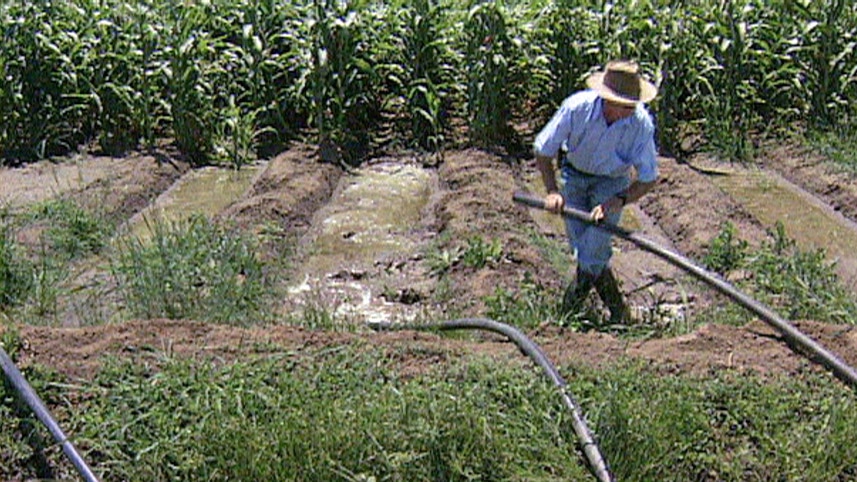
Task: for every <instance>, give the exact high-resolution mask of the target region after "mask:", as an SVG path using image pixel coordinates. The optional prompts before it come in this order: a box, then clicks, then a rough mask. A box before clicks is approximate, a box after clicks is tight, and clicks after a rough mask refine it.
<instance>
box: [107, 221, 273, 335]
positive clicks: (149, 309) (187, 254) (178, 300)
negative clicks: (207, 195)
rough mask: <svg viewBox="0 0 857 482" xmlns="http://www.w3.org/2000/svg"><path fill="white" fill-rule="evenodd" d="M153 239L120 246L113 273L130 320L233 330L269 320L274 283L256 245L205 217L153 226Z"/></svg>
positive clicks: (137, 239) (123, 243)
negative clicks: (194, 322)
mask: <svg viewBox="0 0 857 482" xmlns="http://www.w3.org/2000/svg"><path fill="white" fill-rule="evenodd" d="M151 230H152V239H151V240H150V241H145V240H142V239H140V238H133V237H132V238H128V239H125V240H124V241H122V242H120V243H119V247H118V248H117V254H116V256H115V259H114V260H113V262H112V266H111V269H112V270H113V273H114V275H115V276H116V277H117V279H118V286H120V287H121V292H122V295H123V299H124V301H125V304H126V307H127V309H128V315H129V316H132V317H142V318H171V319H182V318H193V319H199V320H208V321H213V322H218V323H226V324H231V325H248V324H252V323H258V322H262V321H265V320H266V319H268V315H267V314H266V313H267V312H268V310H267V308H268V305H267V302H268V301H269V300H270V297H271V296H272V294H273V283H272V281H273V280H272V278H271V277H270V275H269V274H268V273H267V271H266V270H265V269H264V266H263V263H262V262H261V261H260V259H259V258H260V254H259V252H258V247H257V245H256V244H255V242H254V241H253V240H251V239H249V238H247V237H244V236H242V235H240V234H237V233H234V232H230V231H228V230H227V229H225V228H223V227H220V226H217V225H215V224H214V223H213V222H211V221H209V220H208V219H206V218H204V217H201V216H194V217H192V218H190V219H189V220H187V221H181V222H177V223H167V222H163V221H154V222H153V223H152V225H151Z"/></svg>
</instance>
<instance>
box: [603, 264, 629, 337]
mask: <svg viewBox="0 0 857 482" xmlns="http://www.w3.org/2000/svg"><path fill="white" fill-rule="evenodd" d="M595 291H596V292H597V293H598V296H599V297H600V298H601V301H603V302H604V305H605V306H607V309H608V310H610V323H611V324H622V323H625V322H627V321H629V320H630V317H631V316H630V312H629V311H628V307H627V306H626V305H625V301H624V300H623V299H622V298H623V297H622V291H620V290H619V283H618V282H617V281H616V277H615V276H613V272H612V271H611V270H610V268H604V271H602V272H601V275H600V276H598V279H596V280H595Z"/></svg>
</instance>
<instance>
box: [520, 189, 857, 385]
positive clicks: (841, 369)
mask: <svg viewBox="0 0 857 482" xmlns="http://www.w3.org/2000/svg"><path fill="white" fill-rule="evenodd" d="M513 199H514V200H515V201H516V202H518V203H521V204H524V205H526V206H530V207H534V208H539V209H546V207H545V202H544V200H543V199H541V198H538V197H535V196H533V195H531V194H528V193H523V192H517V193H515V194H514V196H513ZM562 215H563V216H565V217H569V218H574V219H577V220H579V221H583V222H585V223H588V224H591V225H594V226H596V227H598V228H601V229H603V230H605V231H608V232H610V233H612V234H614V235H616V236H619V237H621V238H623V239H627V240H628V241H631V242H632V243H634V244H635V245H637V246H638V247H640V248H641V249H643V250H645V251H648V252H650V253H652V254H654V255H656V256H659V257H661V258H663V259H664V260H666V261H668V262H669V263H671V264H673V265H675V266H677V267H679V268H681V269H683V270H684V271H687V272H688V273H690V274H691V275H693V276H695V277H696V278H697V279H700V280H702V281H704V282H705V283H707V284H709V285H710V286H712V287H714V288H715V289H716V290H718V291H720V292H721V293H723V294H725V295H726V296H728V297H729V298H731V299H732V300H733V301H735V302H736V303H738V304H739V305H741V306H743V307H744V308H746V309H748V310H750V311H752V312H753V313H756V314H757V315H759V317H761V318H762V320H764V321H765V322H766V323H768V324H769V325H771V326H773V327H774V328H775V329H777V330H778V331H779V332H780V333H781V334H782V335H783V338H784V339H785V341H786V343H787V344H788V345H789V346H790V347H791V348H792V350H793V351H795V352H798V353H801V354H803V355H805V356H806V355H807V353H806V352H808V353H809V354H810V355H813V356H814V357H815V359H814V361H817V362H819V363H821V364H822V365H823V366H825V367H826V368H828V369H829V370H831V371H832V372H833V374H834V375H836V376H837V377H838V378H839V379H840V380H842V381H844V382H846V383H849V384H850V385H851V386H852V387H853V388H857V371H855V370H854V368H852V367H851V366H849V365H848V364H847V363H845V362H844V361H842V360H841V359H840V358H839V357H837V356H836V355H834V354H833V353H831V352H830V351H828V350H827V349H825V348H824V347H823V346H821V345H820V344H819V343H818V342H816V341H815V340H813V339H812V338H810V337H809V336H807V335H806V334H804V333H803V332H801V331H800V330H798V329H797V328H795V327H794V326H793V325H792V324H791V323H789V322H787V321H786V320H784V319H782V318H780V316H779V315H777V314H776V313H774V312H773V311H772V310H771V309H770V308H768V307H766V306H765V305H763V304H762V303H759V302H758V301H756V300H754V299H753V298H750V297H749V296H747V295H746V294H744V293H743V292H741V291H739V290H738V289H737V288H735V287H734V286H732V284H730V283H728V282H727V281H724V280H723V279H722V278H721V277H719V276H718V275H716V274H715V273H712V272H710V271H707V270H705V269H703V268H700V267H699V266H697V265H695V264H694V263H693V262H691V261H690V260H688V259H687V258H685V257H684V256H681V255H679V254H676V253H673V252H671V251H669V250H667V249H664V248H663V247H661V246H658V245H657V244H656V243H653V242H652V241H649V240H647V239H645V238H642V237H640V236H639V235H637V234H636V233H634V232H631V231H628V230H626V229H623V228H621V227H619V226H613V225H611V224H606V223H595V222H593V221H592V219H591V218H590V217H589V214H588V213H585V212H583V211H578V210H576V209H572V208H569V207H563V209H562ZM808 358H810V359H813V358H812V357H808Z"/></svg>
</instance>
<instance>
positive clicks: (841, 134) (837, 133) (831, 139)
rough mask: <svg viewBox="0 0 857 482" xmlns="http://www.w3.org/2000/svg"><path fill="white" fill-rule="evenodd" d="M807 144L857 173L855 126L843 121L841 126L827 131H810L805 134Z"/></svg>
mask: <svg viewBox="0 0 857 482" xmlns="http://www.w3.org/2000/svg"><path fill="white" fill-rule="evenodd" d="M807 139H808V141H809V144H810V145H811V146H812V147H813V148H814V149H815V150H816V151H818V152H820V153H821V154H822V155H824V156H825V157H827V158H828V159H830V160H831V161H833V162H834V163H835V164H836V165H837V166H840V167H842V168H843V169H845V170H847V171H848V172H852V173H857V128H855V127H854V126H852V125H850V124H846V123H843V125H842V126H841V127H838V128H835V129H831V130H827V131H811V132H809V134H808V135H807Z"/></svg>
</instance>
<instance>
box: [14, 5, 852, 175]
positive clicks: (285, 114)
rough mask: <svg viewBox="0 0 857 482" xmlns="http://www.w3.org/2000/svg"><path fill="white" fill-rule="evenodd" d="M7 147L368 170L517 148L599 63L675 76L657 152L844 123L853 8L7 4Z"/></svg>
mask: <svg viewBox="0 0 857 482" xmlns="http://www.w3.org/2000/svg"><path fill="white" fill-rule="evenodd" d="M0 26H2V37H3V38H2V42H0V73H2V81H0V155H2V160H3V161H2V162H4V163H5V164H13V163H20V162H27V161H31V160H35V159H40V158H44V157H48V156H56V155H63V154H66V153H69V152H71V151H74V150H76V149H79V148H81V147H82V146H97V148H98V149H100V150H101V151H102V152H104V153H108V154H116V153H121V152H124V151H126V150H130V149H141V148H143V149H145V148H152V147H155V146H157V145H159V143H162V142H164V141H165V140H166V141H169V142H173V143H174V145H175V146H176V147H177V148H178V149H179V151H180V152H181V153H182V154H183V155H184V156H185V157H186V158H187V159H188V160H189V161H190V162H191V163H192V164H194V165H203V164H210V163H231V164H233V165H235V166H236V167H240V165H241V164H243V163H245V162H248V161H250V160H252V159H253V158H254V157H257V156H263V155H266V153H272V152H275V149H277V148H278V146H282V145H284V144H286V143H288V142H289V141H291V140H294V139H297V138H304V139H308V140H309V141H311V142H315V143H318V144H320V145H323V144H325V143H328V144H331V145H334V146H336V147H337V149H338V152H341V153H342V156H343V157H344V160H345V161H347V162H351V163H359V161H360V160H361V158H362V157H363V156H364V155H365V154H366V153H367V152H369V151H370V150H371V149H372V148H373V146H375V145H377V144H379V143H381V142H388V143H390V142H391V143H394V144H395V145H397V146H402V147H406V148H417V149H422V150H428V151H437V150H439V149H442V148H443V147H444V146H446V145H449V144H450V143H452V142H465V143H467V144H470V145H474V146H481V147H487V146H497V145H500V146H514V145H520V142H521V139H519V138H518V137H520V134H519V133H517V132H518V131H516V129H515V126H516V125H523V123H526V122H529V123H530V125H537V124H538V123H540V122H542V121H544V120H545V119H546V117H547V116H549V115H550V113H551V112H552V111H553V109H554V108H555V107H556V106H557V105H558V104H559V103H560V102H561V101H562V99H563V98H564V97H566V96H567V95H569V94H570V93H571V92H573V91H574V90H577V89H579V88H581V87H582V86H583V82H582V81H583V79H584V78H585V76H586V75H587V74H588V73H589V72H591V71H592V70H593V69H596V68H598V67H599V66H601V65H603V64H604V63H605V62H606V61H607V60H610V59H614V58H629V59H634V60H637V61H638V62H639V63H640V64H641V66H642V67H643V70H644V71H645V72H646V73H647V74H648V76H649V77H650V78H651V79H652V80H653V81H654V82H655V83H656V84H658V85H659V86H660V88H661V94H660V96H659V97H658V99H656V100H655V101H654V102H653V103H652V104H651V106H650V107H651V110H652V112H653V113H654V114H655V118H656V123H657V126H658V141H659V143H660V145H661V147H662V149H664V150H667V151H671V150H673V148H674V147H675V146H676V145H677V143H678V142H679V140H680V139H681V136H682V134H683V133H686V132H688V130H691V131H693V132H698V133H700V134H702V136H703V137H704V139H706V141H707V142H708V144H709V145H711V146H712V147H714V148H715V149H717V150H718V152H720V153H722V154H724V155H726V156H728V157H730V158H746V157H747V156H749V155H751V147H750V146H751V144H750V142H749V136H751V135H753V134H756V133H763V134H775V135H783V134H790V133H791V132H792V131H795V130H801V131H802V130H805V129H825V128H832V127H835V126H837V125H842V124H845V123H847V122H849V119H852V118H853V116H854V113H855V107H854V105H855V100H857V52H855V45H857V3H855V2H852V1H845V0H816V1H812V0H734V1H729V0H698V1H690V0H672V1H657V0H650V1H645V0H624V1H616V2H607V1H595V0H556V1H553V2H547V1H544V0H532V1H529V2H516V1H515V0H508V1H506V2H502V1H494V2H492V1H482V2H478V1H477V2H470V3H469V4H465V3H460V2H454V1H452V0H396V1H390V2H378V1H369V0H297V1H294V0H289V1H286V0H140V1H134V2H124V1H121V0H27V1H25V0H7V1H5V2H3V4H2V6H0Z"/></svg>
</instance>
